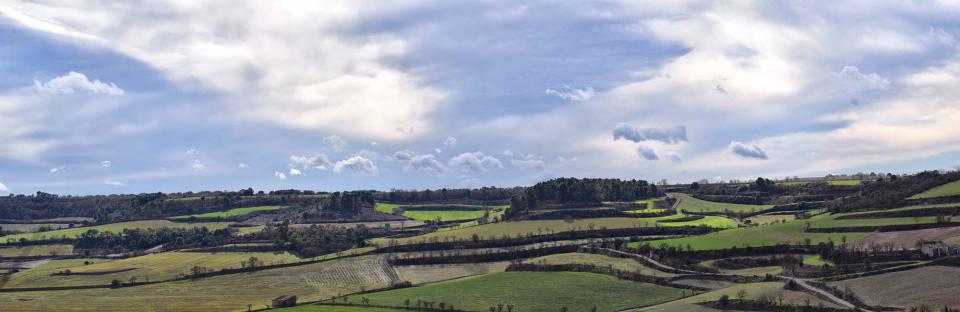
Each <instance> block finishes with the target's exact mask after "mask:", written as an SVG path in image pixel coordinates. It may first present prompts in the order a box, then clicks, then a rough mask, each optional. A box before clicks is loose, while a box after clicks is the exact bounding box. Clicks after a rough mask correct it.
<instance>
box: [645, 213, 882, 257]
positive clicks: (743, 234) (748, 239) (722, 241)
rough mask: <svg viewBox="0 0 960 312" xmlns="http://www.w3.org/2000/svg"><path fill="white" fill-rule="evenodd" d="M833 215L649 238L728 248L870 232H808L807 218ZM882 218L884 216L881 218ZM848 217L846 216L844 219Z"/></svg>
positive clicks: (856, 237) (850, 237)
mask: <svg viewBox="0 0 960 312" xmlns="http://www.w3.org/2000/svg"><path fill="white" fill-rule="evenodd" d="M832 218H833V217H831V216H827V215H820V216H816V217H813V218H811V219H809V220H796V221H790V222H787V223H776V224H770V225H762V226H754V227H744V228H735V229H728V230H723V231H719V232H714V233H710V234H706V235H699V236H691V237H684V238H675V239H666V240H656V241H650V242H649V243H650V245H651V246H659V245H660V244H667V245H669V246H680V247H683V248H684V249H686V246H687V245H690V247H691V248H693V249H697V250H710V249H727V248H731V247H734V246H736V247H738V248H739V247H746V246H770V245H775V244H777V243H790V244H793V243H797V242H803V241H804V240H805V239H810V241H811V243H812V244H817V243H819V242H826V241H828V240H833V241H834V242H838V243H839V242H840V241H841V240H842V238H843V237H844V236H846V237H847V242H855V241H857V240H860V239H862V238H864V237H866V236H867V234H868V233H807V232H804V227H805V226H806V222H807V221H809V222H810V223H811V226H813V225H815V224H817V222H818V221H824V222H829V221H830V220H832ZM881 220H882V219H881ZM844 221H846V220H844ZM637 245H639V243H630V246H637Z"/></svg>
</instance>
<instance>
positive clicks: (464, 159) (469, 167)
mask: <svg viewBox="0 0 960 312" xmlns="http://www.w3.org/2000/svg"><path fill="white" fill-rule="evenodd" d="M448 164H449V165H450V167H453V168H458V169H460V170H461V171H464V172H480V171H490V170H494V169H503V162H501V161H500V160H499V159H497V158H496V157H493V156H489V155H484V154H483V153H481V152H473V153H463V154H460V155H457V156H454V157H453V158H450V161H449V163H448Z"/></svg>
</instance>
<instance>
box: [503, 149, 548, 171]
mask: <svg viewBox="0 0 960 312" xmlns="http://www.w3.org/2000/svg"><path fill="white" fill-rule="evenodd" d="M511 154H512V153H511ZM510 164H512V165H513V166H514V167H517V168H519V169H522V170H543V167H544V165H545V164H546V163H545V162H544V161H543V158H542V157H537V156H536V155H533V154H527V155H521V156H520V159H511V160H510Z"/></svg>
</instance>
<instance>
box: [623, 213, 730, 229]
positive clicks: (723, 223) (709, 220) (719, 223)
mask: <svg viewBox="0 0 960 312" xmlns="http://www.w3.org/2000/svg"><path fill="white" fill-rule="evenodd" d="M639 220H643V219H639ZM657 225H659V226H687V225H689V226H700V225H705V226H709V227H712V228H734V227H737V221H733V220H731V219H729V218H724V217H720V216H704V217H703V219H699V220H693V221H684V222H662V220H660V221H658V222H657Z"/></svg>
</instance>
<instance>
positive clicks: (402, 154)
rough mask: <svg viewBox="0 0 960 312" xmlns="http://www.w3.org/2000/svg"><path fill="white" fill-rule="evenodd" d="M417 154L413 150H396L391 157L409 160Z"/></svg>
mask: <svg viewBox="0 0 960 312" xmlns="http://www.w3.org/2000/svg"><path fill="white" fill-rule="evenodd" d="M416 155H417V153H414V152H413V151H411V150H403V151H396V152H395V153H393V156H391V157H393V159H395V160H399V161H408V160H410V158H413V156H416Z"/></svg>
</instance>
